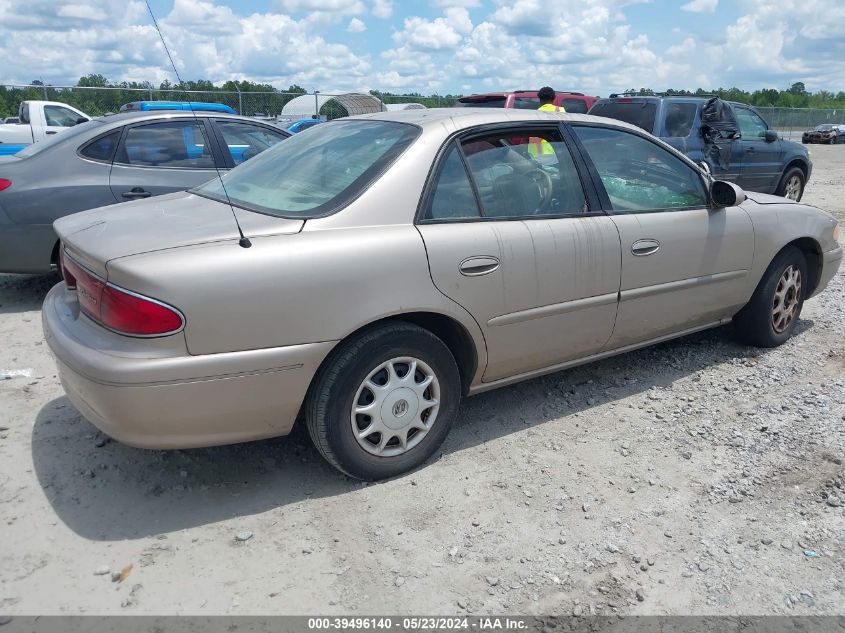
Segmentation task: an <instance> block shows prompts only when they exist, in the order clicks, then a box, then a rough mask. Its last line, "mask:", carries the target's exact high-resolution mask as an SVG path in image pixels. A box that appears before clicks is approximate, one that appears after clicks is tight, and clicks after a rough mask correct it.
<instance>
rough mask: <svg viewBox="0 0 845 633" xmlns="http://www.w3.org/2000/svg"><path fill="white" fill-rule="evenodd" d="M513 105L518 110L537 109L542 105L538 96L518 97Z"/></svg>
mask: <svg viewBox="0 0 845 633" xmlns="http://www.w3.org/2000/svg"><path fill="white" fill-rule="evenodd" d="M513 107H514V108H516V109H518V110H536V109H537V108H539V107H540V100H539V99H538V98H537V97H517V98H516V99H514V100H513Z"/></svg>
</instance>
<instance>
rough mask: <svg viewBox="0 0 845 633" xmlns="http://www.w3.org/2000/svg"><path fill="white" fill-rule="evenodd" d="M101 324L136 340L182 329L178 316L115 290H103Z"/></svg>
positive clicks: (136, 296) (154, 303)
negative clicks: (136, 337) (138, 337)
mask: <svg viewBox="0 0 845 633" xmlns="http://www.w3.org/2000/svg"><path fill="white" fill-rule="evenodd" d="M100 320H101V321H102V323H103V325H105V326H106V327H110V328H111V329H113V330H117V331H118V332H124V333H126V334H134V335H136V336H154V335H156V334H168V333H169V332H175V331H176V330H178V329H179V328H181V327H182V317H181V315H180V314H179V313H178V312H176V311H175V310H173V309H172V308H169V307H168V306H166V305H164V304H162V303H159V302H158V301H152V300H150V299H147V298H146V297H142V296H140V295H136V294H134V293H130V292H127V291H125V290H121V289H120V288H117V287H115V286H106V287H105V289H104V290H103V294H102V302H101V305H100Z"/></svg>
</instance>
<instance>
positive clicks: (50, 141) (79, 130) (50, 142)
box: [15, 119, 105, 158]
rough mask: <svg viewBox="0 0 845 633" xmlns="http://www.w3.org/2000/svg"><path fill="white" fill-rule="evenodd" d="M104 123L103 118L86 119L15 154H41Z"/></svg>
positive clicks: (25, 155) (20, 155)
mask: <svg viewBox="0 0 845 633" xmlns="http://www.w3.org/2000/svg"><path fill="white" fill-rule="evenodd" d="M103 123H105V121H103V119H91V120H90V121H86V122H85V123H80V124H79V125H74V126H73V127H71V128H68V129H67V131H65V132H59V133H58V134H55V135H53V136H50V137H48V138H47V139H46V140H44V141H39V142H38V143H33V144H32V145H30V146H28V147H26V148H24V149H22V150H21V151H19V152H18V153H17V154H15V156H17V157H18V158H29V157H30V156H35V155H36V154H40V153H41V152H43V151H44V150H46V149H50V148H51V147H53V146H54V145H56V144H58V143H64V142H65V141H68V140H71V139H73V138H74V137H77V136H79V135H80V134H85V133H86V132H90V131H92V130H95V129H96V128H98V127H100V126H101V125H102V124H103Z"/></svg>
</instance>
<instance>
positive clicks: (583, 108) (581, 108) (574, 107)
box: [560, 99, 587, 114]
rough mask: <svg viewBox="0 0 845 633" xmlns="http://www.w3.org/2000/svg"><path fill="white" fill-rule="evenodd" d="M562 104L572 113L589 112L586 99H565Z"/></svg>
mask: <svg viewBox="0 0 845 633" xmlns="http://www.w3.org/2000/svg"><path fill="white" fill-rule="evenodd" d="M560 105H562V106H563V109H564V110H566V111H567V112H569V113H571V114H587V102H586V100H584V99H564V100H563V101H562V102H561V104H560Z"/></svg>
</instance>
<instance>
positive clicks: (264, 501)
mask: <svg viewBox="0 0 845 633" xmlns="http://www.w3.org/2000/svg"><path fill="white" fill-rule="evenodd" d="M812 152H813V158H814V160H815V173H814V175H813V179H812V181H811V183H810V186H809V188H808V191H807V194H806V197H805V201H807V202H809V203H812V204H817V205H819V206H821V207H823V208H825V209H827V210H829V211H832V212H834V213H835V214H836V215H837V216H838V217H839V218H840V219H841V220H845V196H843V193H842V192H843V186H845V147H842V146H836V147H826V146H820V147H817V148H816V147H814V148H813V149H812ZM54 281H55V280H54V279H53V278H49V277H48V278H44V277H16V276H11V275H0V304H2V305H0V337H2V341H3V342H4V345H3V346H2V349H0V370H7V369H21V370H27V369H29V370H31V375H30V376H21V377H15V378H11V379H9V380H5V381H0V403H2V407H1V408H2V410H0V521H2V524H3V527H2V533H1V534H0V543H2V547H0V613H6V614H80V613H89V614H118V613H124V614H153V613H155V614H259V613H268V614H269V613H273V614H286V613H301V614H304V613H309V614H316V613H321V614H334V613H348V614H349V613H359V614H372V613H391V614H407V613H416V614H449V613H463V612H469V613H503V612H508V613H525V614H537V613H542V614H569V613H573V614H576V615H578V614H584V615H587V614H593V613H596V614H612V613H617V612H618V613H624V614H843V613H845V509H843V507H842V506H843V505H845V491H843V488H845V467H843V457H845V432H844V431H843V427H845V422H843V420H844V419H845V389H843V387H845V350H843V346H842V334H843V324H845V311H844V310H843V308H845V302H843V297H845V272H840V274H839V275H838V276H837V277H836V278H835V279H834V280H833V282H832V283H831V285H830V287H829V288H828V290H827V291H826V292H825V293H824V294H822V295H821V296H820V297H819V298H816V299H814V300H812V301H810V302H808V303H807V304H806V306H805V309H804V313H803V315H802V319H801V322H800V323H799V327H798V331H797V334H796V336H795V337H794V338H793V339H792V340H791V341H789V342H788V343H787V344H785V345H784V346H782V347H781V348H779V349H776V350H757V349H753V348H749V347H744V346H740V345H738V344H736V343H735V342H734V341H733V340H732V338H731V336H730V328H729V327H728V328H721V329H718V330H713V331H709V332H705V333H702V334H698V335H694V336H690V337H687V338H685V339H682V340H679V341H675V342H672V343H667V344H663V345H660V346H657V347H654V348H651V349H647V350H643V351H640V352H635V353H631V354H627V355H624V356H620V357H617V358H614V359H609V360H605V361H602V362H599V363H596V364H593V365H589V366H585V367H581V368H578V369H574V370H570V371H565V372H561V373H558V374H554V375H552V376H548V377H545V378H542V379H537V380H532V381H530V382H526V383H523V384H521V385H518V386H515V387H512V388H505V389H501V390H498V391H496V392H492V393H488V394H484V395H480V396H476V397H474V398H471V399H469V400H467V401H466V402H465V404H464V406H463V408H462V411H461V414H460V419H459V420H458V421H457V423H456V424H455V426H454V428H453V430H452V433H451V435H450V436H449V438H448V439H447V440H446V443H445V444H444V446H443V449H442V454H441V455H440V457H439V458H438V459H436V460H434V461H433V462H431V463H430V464H428V466H427V467H425V468H423V469H421V470H419V471H417V472H415V473H412V474H410V475H407V476H404V477H400V478H398V479H395V480H392V481H389V482H385V483H379V484H371V485H363V484H360V483H357V482H353V481H351V480H348V479H346V478H344V477H342V476H339V475H338V474H337V473H336V472H335V471H333V470H332V469H331V468H330V467H329V466H327V465H326V464H325V463H323V461H322V460H321V459H320V458H319V456H318V455H317V453H316V451H315V450H314V449H313V448H312V447H311V446H310V444H309V443H308V441H307V437H306V436H305V434H304V433H303V432H302V431H301V430H300V431H298V432H295V433H294V435H293V436H291V437H289V438H284V439H279V440H272V441H264V442H255V443H251V444H244V445H239V446H231V447H223V448H214V449H203V450H191V451H170V452H162V451H149V450H138V449H133V448H129V447H126V446H123V445H121V444H119V443H117V442H113V441H110V440H108V439H107V438H105V437H104V436H103V435H102V434H100V433H99V432H98V431H97V430H96V429H95V428H94V427H93V426H92V425H91V424H89V423H88V422H87V421H86V420H84V419H83V418H82V417H81V416H80V415H79V414H78V413H77V412H76V410H75V409H74V408H73V406H72V405H71V404H70V403H69V401H68V400H67V399H66V398H65V397H64V395H63V392H62V389H61V386H60V385H59V382H58V379H57V377H56V373H55V368H54V365H53V362H52V360H51V359H50V357H49V355H48V353H47V348H46V346H45V345H44V344H43V342H42V335H41V324H40V315H39V307H40V303H41V300H42V299H43V297H44V294H45V293H46V291H47V290H48V289H49V287H50V285H51V284H52V283H54ZM113 576H114V579H113Z"/></svg>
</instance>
